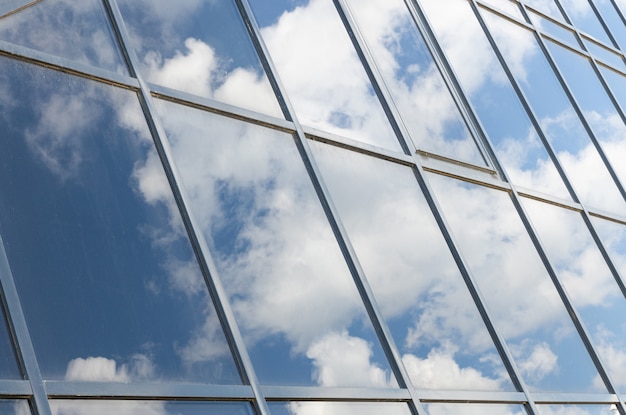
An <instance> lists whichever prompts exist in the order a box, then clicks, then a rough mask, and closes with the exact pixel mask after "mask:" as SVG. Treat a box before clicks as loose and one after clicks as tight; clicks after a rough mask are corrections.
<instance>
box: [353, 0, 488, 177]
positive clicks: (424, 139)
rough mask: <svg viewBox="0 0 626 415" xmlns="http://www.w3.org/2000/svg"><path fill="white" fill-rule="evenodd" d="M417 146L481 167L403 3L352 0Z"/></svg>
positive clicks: (449, 97)
mask: <svg viewBox="0 0 626 415" xmlns="http://www.w3.org/2000/svg"><path fill="white" fill-rule="evenodd" d="M348 3H349V4H350V5H351V6H352V7H351V9H352V13H353V14H354V16H355V17H356V20H357V23H358V24H359V26H360V27H361V31H362V33H363V34H364V36H365V39H366V41H367V44H368V47H369V50H370V51H371V52H372V53H373V54H374V58H375V60H376V64H377V66H378V68H379V69H380V70H381V72H382V74H383V76H384V78H385V84H386V86H387V87H388V88H389V90H390V92H391V94H392V97H393V100H394V102H395V104H396V106H397V107H398V109H399V110H400V113H401V116H402V119H403V122H404V124H405V125H406V127H407V128H408V130H409V134H410V136H411V138H412V139H413V142H414V144H415V146H416V147H417V148H418V149H421V150H427V151H432V152H435V153H440V154H444V155H447V156H450V157H454V158H456V159H460V160H465V161H469V162H473V163H476V164H479V165H483V166H484V165H485V161H484V160H483V158H482V156H481V154H480V151H479V150H478V147H477V146H476V143H475V142H474V140H473V139H472V137H471V136H470V133H469V130H468V129H467V127H466V125H465V124H464V121H463V119H462V118H461V116H460V114H459V110H458V108H457V107H456V106H455V103H454V101H453V100H452V97H451V95H450V92H449V91H448V89H447V87H446V85H445V84H444V82H443V79H442V77H441V74H440V73H439V71H438V69H437V67H436V66H435V63H434V61H433V58H432V57H431V55H430V53H429V52H428V50H427V49H426V45H425V44H424V40H423V39H422V37H421V35H420V34H419V32H418V30H417V27H416V26H415V22H414V21H413V18H412V17H411V15H410V13H409V11H408V9H407V8H406V6H405V4H404V2H403V1H402V0H367V1H362V0H356V1H355V0H350V1H348Z"/></svg>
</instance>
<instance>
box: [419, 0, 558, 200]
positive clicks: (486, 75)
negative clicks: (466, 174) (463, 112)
mask: <svg viewBox="0 0 626 415" xmlns="http://www.w3.org/2000/svg"><path fill="white" fill-rule="evenodd" d="M421 3H422V5H423V6H424V8H425V10H426V13H427V16H428V18H429V19H430V21H431V23H432V25H433V27H434V29H435V32H436V33H437V35H438V36H439V39H440V43H441V45H442V47H443V49H444V51H445V52H446V54H447V56H448V58H449V60H450V62H451V64H452V66H453V69H454V70H455V72H456V74H457V76H458V78H459V81H460V82H461V84H462V86H463V88H464V89H465V92H466V93H467V94H469V98H470V101H471V103H472V105H473V106H474V109H475V110H476V112H477V113H478V116H479V118H480V121H481V122H482V124H483V127H484V129H485V131H486V133H487V135H488V136H489V138H490V140H491V143H492V145H493V146H494V149H495V152H496V155H497V156H498V157H499V159H500V162H501V163H502V164H503V165H504V168H505V169H506V170H507V173H508V174H509V176H510V177H511V180H512V182H513V183H514V184H516V185H520V186H524V187H527V188H530V189H534V190H538V191H541V192H544V193H548V194H551V195H555V196H559V197H564V198H569V196H568V193H567V190H566V189H565V186H564V185H563V182H562V181H561V178H560V177H559V175H558V173H557V171H556V168H555V167H554V164H553V163H552V161H551V160H550V158H549V157H548V154H547V152H546V150H545V148H544V146H543V144H542V143H541V141H540V140H539V137H538V135H537V132H536V131H535V129H534V127H533V126H532V124H531V122H530V119H529V118H528V116H527V114H526V112H525V110H524V109H523V107H522V105H521V103H520V101H519V98H518V97H517V95H516V93H515V91H514V90H513V87H512V86H511V84H510V83H509V81H508V80H507V77H506V75H505V73H504V70H503V69H502V67H501V66H500V63H499V62H498V60H497V58H496V56H495V54H494V52H493V50H492V49H491V46H490V45H489V43H488V42H487V39H486V38H485V34H484V32H483V30H482V28H481V27H480V25H479V24H478V21H477V20H476V17H475V16H474V14H473V12H472V10H471V9H470V6H469V4H468V3H467V2H466V1H465V0H424V1H422V2H421ZM507 47H510V48H511V49H512V50H513V51H514V53H516V54H519V55H520V56H524V53H525V50H524V49H525V48H526V45H525V44H524V43H523V42H516V43H513V44H510V45H507Z"/></svg>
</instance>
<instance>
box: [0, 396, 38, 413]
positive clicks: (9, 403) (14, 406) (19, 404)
mask: <svg viewBox="0 0 626 415" xmlns="http://www.w3.org/2000/svg"><path fill="white" fill-rule="evenodd" d="M0 413H2V414H3V415H31V414H32V411H31V410H30V407H29V405H28V402H27V401H25V400H23V399H20V400H11V399H2V400H0Z"/></svg>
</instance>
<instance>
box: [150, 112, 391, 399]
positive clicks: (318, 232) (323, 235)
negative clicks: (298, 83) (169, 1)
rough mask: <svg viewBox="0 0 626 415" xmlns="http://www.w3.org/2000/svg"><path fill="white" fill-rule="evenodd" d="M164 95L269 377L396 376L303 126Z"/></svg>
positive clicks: (192, 185) (261, 373)
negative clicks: (281, 127)
mask: <svg viewBox="0 0 626 415" xmlns="http://www.w3.org/2000/svg"><path fill="white" fill-rule="evenodd" d="M158 104H159V108H160V112H161V113H162V115H163V117H164V121H165V127H166V130H167V132H168V135H169V139H170V141H171V146H172V150H173V156H174V159H175V161H176V164H177V166H178V168H179V169H180V172H181V176H182V182H183V186H184V188H185V189H186V193H187V194H188V195H189V198H190V204H191V207H192V209H193V212H194V215H195V216H196V218H197V220H198V223H199V226H200V228H201V229H202V232H203V234H204V237H205V238H206V240H207V243H208V245H209V248H210V249H211V251H212V255H213V258H214V261H215V263H216V266H217V268H218V270H219V272H220V274H221V278H222V280H223V283H224V287H225V289H226V291H227V293H228V294H229V297H230V299H231V305H232V307H233V310H234V313H235V315H236V317H237V320H238V324H239V326H240V327H241V330H242V332H243V336H244V340H245V342H246V344H247V346H248V350H249V353H250V355H251V358H252V361H253V363H254V365H255V370H256V373H257V376H258V377H259V379H260V381H261V382H262V383H266V384H298V385H310V384H317V385H320V386H380V387H391V386H394V385H395V380H393V379H390V372H389V369H388V365H387V363H386V360H385V357H384V355H383V353H382V351H381V347H380V345H379V344H378V341H377V339H376V336H375V334H374V332H373V330H372V327H371V323H369V319H367V318H366V314H365V309H364V306H363V303H362V302H361V299H360V297H359V294H358V292H357V290H356V285H355V284H354V281H353V279H352V277H351V275H350V274H349V272H348V269H347V266H346V264H345V262H344V260H343V257H342V255H341V252H340V251H339V249H338V245H337V243H336V240H335V239H334V236H333V233H332V232H331V230H330V227H329V225H328V222H327V221H326V217H325V216H324V213H323V211H322V209H321V206H320V204H319V201H318V200H317V197H316V194H315V192H314V190H313V186H312V185H311V182H310V181H309V177H308V175H307V173H306V170H305V169H304V164H303V163H302V159H301V158H300V155H299V153H298V151H297V148H296V146H295V143H294V142H293V137H291V135H289V134H287V133H283V132H279V131H275V130H271V129H269V128H265V127H261V126H258V125H253V124H247V123H244V122H241V121H238V120H234V119H230V118H225V117H221V116H217V115H214V114H211V113H206V112H203V111H200V110H196V109H191V108H186V107H182V106H179V105H175V104H172V103H167V102H164V101H159V102H158ZM206 126H211V127H210V129H207V128H206ZM348 356H350V358H347V357H348Z"/></svg>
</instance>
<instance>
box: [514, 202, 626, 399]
mask: <svg viewBox="0 0 626 415" xmlns="http://www.w3.org/2000/svg"><path fill="white" fill-rule="evenodd" d="M523 201H524V206H525V208H526V209H527V211H528V213H529V216H530V218H531V220H532V221H533V223H534V225H535V227H536V229H537V233H538V234H539V237H540V238H541V240H542V243H543V246H544V248H545V249H546V251H547V253H548V256H549V257H550V259H551V262H552V264H553V266H554V268H555V271H556V272H557V275H558V276H559V278H560V280H561V283H562V284H563V286H564V287H565V289H566V290H567V292H568V293H569V296H570V299H571V300H572V303H573V304H574V307H576V309H577V310H578V313H579V315H580V317H581V318H582V320H583V322H584V323H585V325H586V327H587V330H588V331H589V335H590V336H591V338H592V340H593V341H594V343H595V345H596V348H597V350H598V353H599V354H600V358H601V359H603V362H605V364H606V365H607V370H608V372H609V374H610V375H611V378H612V379H613V382H614V384H615V386H616V387H617V388H618V390H619V391H624V390H626V353H624V350H626V323H625V322H624V319H623V318H622V316H624V315H626V300H625V299H624V294H622V292H621V291H620V289H619V287H618V286H617V283H616V282H615V279H614V277H613V275H612V274H611V271H610V270H609V267H608V265H607V264H606V263H605V261H604V259H603V258H602V255H601V254H600V251H599V250H598V247H597V246H596V244H595V243H594V241H593V239H592V237H591V234H590V233H589V231H588V229H587V228H586V227H585V225H584V222H583V220H582V217H581V216H580V215H579V214H578V213H576V212H574V211H571V210H566V209H561V208H558V207H555V206H553V205H549V204H546V203H541V202H537V201H533V200H528V199H524V200H523ZM594 382H596V383H598V384H599V385H601V384H602V381H601V380H600V379H599V378H597V379H595V380H594Z"/></svg>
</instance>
